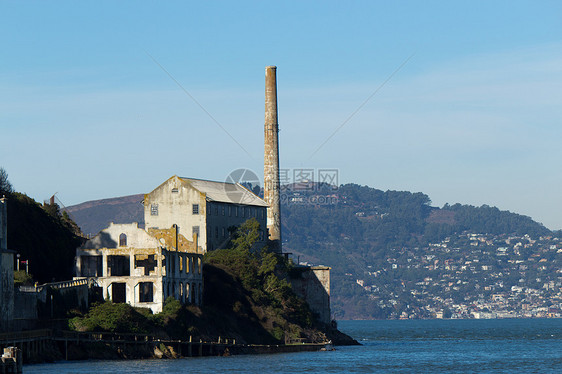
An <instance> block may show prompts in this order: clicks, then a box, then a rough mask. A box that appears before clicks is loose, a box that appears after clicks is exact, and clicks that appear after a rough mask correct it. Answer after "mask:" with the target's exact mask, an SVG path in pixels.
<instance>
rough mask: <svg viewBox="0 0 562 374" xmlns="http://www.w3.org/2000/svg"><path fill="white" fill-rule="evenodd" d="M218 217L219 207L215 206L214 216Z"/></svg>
mask: <svg viewBox="0 0 562 374" xmlns="http://www.w3.org/2000/svg"><path fill="white" fill-rule="evenodd" d="M218 215H219V206H218V205H215V216H218Z"/></svg>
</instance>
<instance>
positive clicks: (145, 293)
mask: <svg viewBox="0 0 562 374" xmlns="http://www.w3.org/2000/svg"><path fill="white" fill-rule="evenodd" d="M153 301H154V285H153V284H152V282H140V283H139V302H141V303H151V302H153Z"/></svg>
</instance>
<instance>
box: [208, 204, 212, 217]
mask: <svg viewBox="0 0 562 374" xmlns="http://www.w3.org/2000/svg"><path fill="white" fill-rule="evenodd" d="M212 210H213V206H212V205H211V204H207V215H209V216H210V215H211V213H212Z"/></svg>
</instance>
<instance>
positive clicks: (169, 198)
mask: <svg viewBox="0 0 562 374" xmlns="http://www.w3.org/2000/svg"><path fill="white" fill-rule="evenodd" d="M249 218H255V219H256V220H257V221H258V222H259V224H260V227H261V229H262V235H261V236H260V242H259V243H258V244H257V245H258V246H263V245H265V242H266V239H267V234H266V227H267V204H266V203H265V202H264V201H263V200H262V199H260V198H259V197H257V196H256V195H254V194H253V193H252V192H251V191H249V190H247V189H246V188H244V187H243V186H241V185H240V184H233V183H223V182H212V181H205V180H200V179H191V178H181V177H178V176H173V177H171V178H170V179H168V180H167V181H165V182H164V183H162V184H161V185H160V186H158V187H157V188H156V189H154V190H153V191H152V192H150V193H148V194H146V195H145V198H144V221H145V227H146V228H147V230H150V229H153V228H154V229H164V228H170V227H172V226H173V225H177V227H178V232H179V233H180V234H181V235H183V236H185V237H186V238H192V240H194V241H195V240H197V246H200V247H201V248H202V250H203V251H207V250H213V249H219V248H224V246H225V245H226V244H227V243H228V241H229V238H230V234H231V233H232V231H233V229H234V228H236V227H238V226H240V225H241V224H242V223H244V222H245V221H246V220H247V219H249ZM195 233H198V236H197V237H194V234H195Z"/></svg>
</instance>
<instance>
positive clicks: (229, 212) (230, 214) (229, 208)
mask: <svg viewBox="0 0 562 374" xmlns="http://www.w3.org/2000/svg"><path fill="white" fill-rule="evenodd" d="M228 216H229V217H232V207H231V206H230V205H229V206H228Z"/></svg>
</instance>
